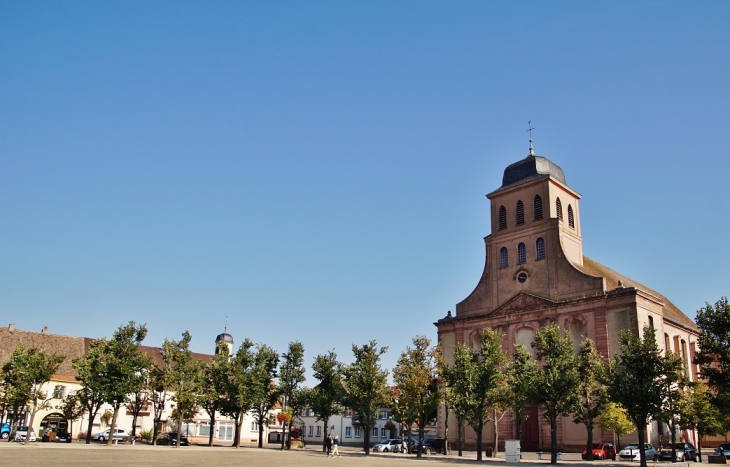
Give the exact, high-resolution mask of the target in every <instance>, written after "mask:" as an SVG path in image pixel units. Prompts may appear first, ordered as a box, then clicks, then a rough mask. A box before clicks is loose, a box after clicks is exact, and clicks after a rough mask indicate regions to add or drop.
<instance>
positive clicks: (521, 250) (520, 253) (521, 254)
mask: <svg viewBox="0 0 730 467" xmlns="http://www.w3.org/2000/svg"><path fill="white" fill-rule="evenodd" d="M526 261H527V248H525V244H524V243H520V244H519V245H517V262H518V263H524V262H526Z"/></svg>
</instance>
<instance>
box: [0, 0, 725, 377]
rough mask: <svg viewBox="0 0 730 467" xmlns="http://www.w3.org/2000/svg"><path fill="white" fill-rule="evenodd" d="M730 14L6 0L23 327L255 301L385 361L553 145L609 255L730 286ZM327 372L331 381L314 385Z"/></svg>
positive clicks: (692, 281)
mask: <svg viewBox="0 0 730 467" xmlns="http://www.w3.org/2000/svg"><path fill="white" fill-rule="evenodd" d="M728 24H730V3H728V2H720V1H705V2H700V3H696V2H667V1H662V2H645V1H632V2H567V1H565V2H520V1H509V2H482V1H479V2H468V1H463V2H426V1H413V2H410V1H399V2H392V1H389V2H375V1H368V2H354V1H353V2H337V1H333V2H315V1H313V2H222V1H221V2H181V1H175V2H163V1H158V2H132V1H124V2H112V1H110V2H31V1H4V2H0V64H1V65H0V70H2V72H1V73H0V264H1V265H2V266H1V267H0V316H1V317H2V318H1V319H0V325H3V326H6V325H7V324H8V323H10V322H14V323H15V325H16V327H18V328H20V329H26V330H36V331H37V330H40V329H41V327H43V326H48V328H49V331H50V332H53V333H59V334H70V335H83V336H88V337H98V336H108V335H110V334H111V333H112V332H113V330H114V329H116V327H117V326H119V325H120V324H123V323H125V322H127V321H128V320H135V321H137V322H145V323H147V325H148V327H149V335H148V338H147V340H146V341H145V343H146V344H148V345H159V344H160V343H161V341H162V339H163V338H165V337H169V338H178V337H179V336H180V334H181V332H182V331H184V330H186V329H187V330H190V332H191V333H192V335H193V343H192V345H193V349H194V350H196V351H201V352H210V351H212V349H213V340H214V338H215V336H216V335H217V334H218V333H220V332H222V330H223V327H224V325H225V318H226V317H228V318H229V321H228V323H229V326H228V330H229V332H230V333H231V334H232V335H233V336H234V339H235V340H236V345H238V343H240V342H241V340H242V339H243V338H244V337H249V338H251V339H253V340H254V341H256V342H264V343H267V344H269V345H272V346H273V347H275V348H276V349H278V350H281V351H283V350H285V347H286V345H287V342H289V341H290V340H300V341H301V342H303V344H304V346H305V349H306V352H307V357H308V359H309V361H308V364H311V359H312V358H313V357H314V356H315V355H316V354H318V353H323V352H326V351H327V350H329V349H335V350H336V351H337V353H338V354H339V356H340V358H341V359H342V360H343V361H346V362H347V361H350V359H351V350H350V348H351V344H353V343H356V344H358V345H360V344H363V343H366V342H367V341H369V340H370V339H376V340H377V341H378V342H379V343H380V344H382V345H387V346H389V348H390V350H389V352H388V354H386V358H385V361H384V363H385V366H386V367H388V368H392V366H393V365H394V364H395V361H396V359H397V357H398V354H399V353H400V352H401V351H402V350H403V349H404V348H405V346H406V345H408V344H409V343H410V339H411V338H412V337H414V336H416V335H422V334H425V335H428V336H430V337H431V338H432V339H435V337H436V334H435V327H434V326H433V324H432V323H433V322H434V321H436V320H437V319H439V318H441V317H443V316H444V315H445V314H446V311H447V310H453V309H454V306H455V304H456V303H457V302H459V301H461V300H462V299H464V298H465V297H466V296H467V295H468V294H469V293H470V292H471V290H472V289H473V288H474V286H475V285H476V283H477V281H478V279H479V276H480V274H481V271H482V268H483V265H484V247H483V240H482V238H483V237H484V236H486V235H488V234H489V229H490V227H489V222H488V220H489V203H488V200H487V199H486V198H485V197H484V195H485V194H486V193H489V192H491V191H492V190H494V189H496V188H497V187H499V185H500V184H501V177H502V173H503V170H504V168H505V167H506V166H507V165H508V164H510V163H512V162H515V161H517V160H519V159H522V158H523V157H525V156H526V155H527V150H528V141H527V138H528V137H527V133H526V131H525V130H526V128H527V121H528V120H532V122H533V126H534V127H535V128H536V129H535V131H534V132H533V137H534V140H535V150H536V152H537V153H538V154H540V155H543V156H546V157H548V158H550V159H551V160H552V161H554V162H555V163H557V164H558V165H560V166H561V167H562V168H563V170H564V172H565V175H566V179H567V182H568V184H569V185H570V186H571V187H572V188H573V189H575V190H577V191H578V192H579V193H581V194H582V195H583V199H582V201H581V219H582V232H583V241H584V253H585V254H586V255H587V256H589V257H591V258H593V259H595V260H597V261H599V262H601V263H604V264H606V265H607V266H609V267H611V268H613V269H616V270H618V271H620V272H622V273H623V274H626V275H628V276H629V277H632V278H634V279H635V280H638V281H640V282H642V283H644V284H646V285H648V286H650V287H652V288H654V289H656V290H658V291H660V292H662V293H663V294H665V295H666V296H667V297H669V298H670V299H671V300H672V301H673V302H674V303H675V304H676V305H677V306H679V307H680V308H681V309H682V310H684V311H685V312H686V313H687V314H688V315H690V316H691V317H694V313H695V311H696V310H697V309H698V308H699V307H701V306H702V305H703V304H704V303H705V301H710V302H714V301H716V300H717V299H719V298H720V297H721V296H723V295H727V294H728V292H729V291H728V285H729V284H730V273H729V272H728V268H727V264H728V260H730V253H729V252H728V246H727V239H728V233H727V232H728V230H729V227H730V221H729V220H728V214H727V213H728V206H727V203H728V202H727V193H728V189H727V186H728V185H727V174H728V173H730V162H729V159H730V157H729V156H728V154H727V146H728V130H727V129H728V125H729V122H730V111H729V109H730V91H729V89H728V76H730V28H728V27H727V25H728ZM311 383H312V382H311V381H310V384H311Z"/></svg>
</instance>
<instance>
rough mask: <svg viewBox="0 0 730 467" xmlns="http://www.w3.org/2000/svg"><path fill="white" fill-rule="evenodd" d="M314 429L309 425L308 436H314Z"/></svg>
mask: <svg viewBox="0 0 730 467" xmlns="http://www.w3.org/2000/svg"><path fill="white" fill-rule="evenodd" d="M313 433H314V427H313V426H312V425H309V436H314V435H313Z"/></svg>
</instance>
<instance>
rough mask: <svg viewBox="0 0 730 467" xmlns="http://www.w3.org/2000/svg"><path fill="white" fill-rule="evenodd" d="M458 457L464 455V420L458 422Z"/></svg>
mask: <svg viewBox="0 0 730 467" xmlns="http://www.w3.org/2000/svg"><path fill="white" fill-rule="evenodd" d="M458 430H459V434H458V437H459V457H461V456H463V455H464V442H463V440H464V420H459V428H458Z"/></svg>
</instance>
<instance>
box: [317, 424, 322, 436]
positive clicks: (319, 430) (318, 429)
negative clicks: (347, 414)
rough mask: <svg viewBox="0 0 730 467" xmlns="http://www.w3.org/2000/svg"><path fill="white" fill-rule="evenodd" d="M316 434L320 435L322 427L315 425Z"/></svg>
mask: <svg viewBox="0 0 730 467" xmlns="http://www.w3.org/2000/svg"><path fill="white" fill-rule="evenodd" d="M317 436H322V427H321V426H319V425H317Z"/></svg>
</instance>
